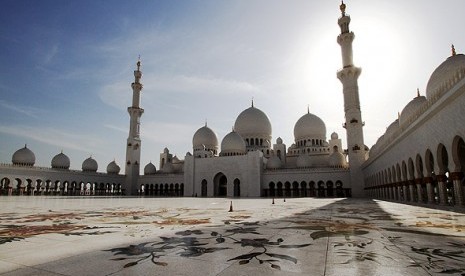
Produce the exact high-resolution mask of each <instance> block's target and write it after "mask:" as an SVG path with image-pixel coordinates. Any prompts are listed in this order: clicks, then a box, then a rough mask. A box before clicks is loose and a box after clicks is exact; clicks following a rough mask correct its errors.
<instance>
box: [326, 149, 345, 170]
mask: <svg viewBox="0 0 465 276" xmlns="http://www.w3.org/2000/svg"><path fill="white" fill-rule="evenodd" d="M328 165H329V166H331V167H346V166H347V162H346V159H345V157H344V155H343V154H342V153H340V152H339V151H335V152H333V153H332V154H331V155H330V156H329V159H328Z"/></svg>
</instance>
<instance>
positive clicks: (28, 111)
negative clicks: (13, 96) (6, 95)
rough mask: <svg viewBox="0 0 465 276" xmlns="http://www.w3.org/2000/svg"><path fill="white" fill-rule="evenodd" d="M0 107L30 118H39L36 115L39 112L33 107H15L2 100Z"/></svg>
mask: <svg viewBox="0 0 465 276" xmlns="http://www.w3.org/2000/svg"><path fill="white" fill-rule="evenodd" d="M0 106H1V107H3V108H6V109H9V110H11V111H15V112H17V113H21V114H23V115H26V116H29V117H32V118H39V116H38V113H39V112H40V110H39V109H37V108H35V107H30V106H20V105H15V104H12V103H8V102H6V101H4V100H0Z"/></svg>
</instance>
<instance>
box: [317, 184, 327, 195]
mask: <svg viewBox="0 0 465 276" xmlns="http://www.w3.org/2000/svg"><path fill="white" fill-rule="evenodd" d="M318 197H325V183H324V182H323V181H321V180H320V181H318Z"/></svg>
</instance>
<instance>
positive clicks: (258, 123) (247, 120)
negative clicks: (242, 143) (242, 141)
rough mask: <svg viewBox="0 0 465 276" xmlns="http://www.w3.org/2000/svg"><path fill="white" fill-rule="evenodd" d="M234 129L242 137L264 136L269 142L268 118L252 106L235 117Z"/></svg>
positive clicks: (269, 127) (269, 126)
mask: <svg viewBox="0 0 465 276" xmlns="http://www.w3.org/2000/svg"><path fill="white" fill-rule="evenodd" d="M234 129H235V130H236V132H237V133H239V134H240V135H241V136H242V137H248V136H265V137H268V139H269V140H271V123H270V120H269V119H268V116H266V114H265V113H264V112H263V111H261V110H260V109H258V108H255V107H254V106H253V105H252V106H251V107H249V108H247V109H246V110H244V111H242V112H241V114H239V116H237V119H236V122H235V123H234Z"/></svg>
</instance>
